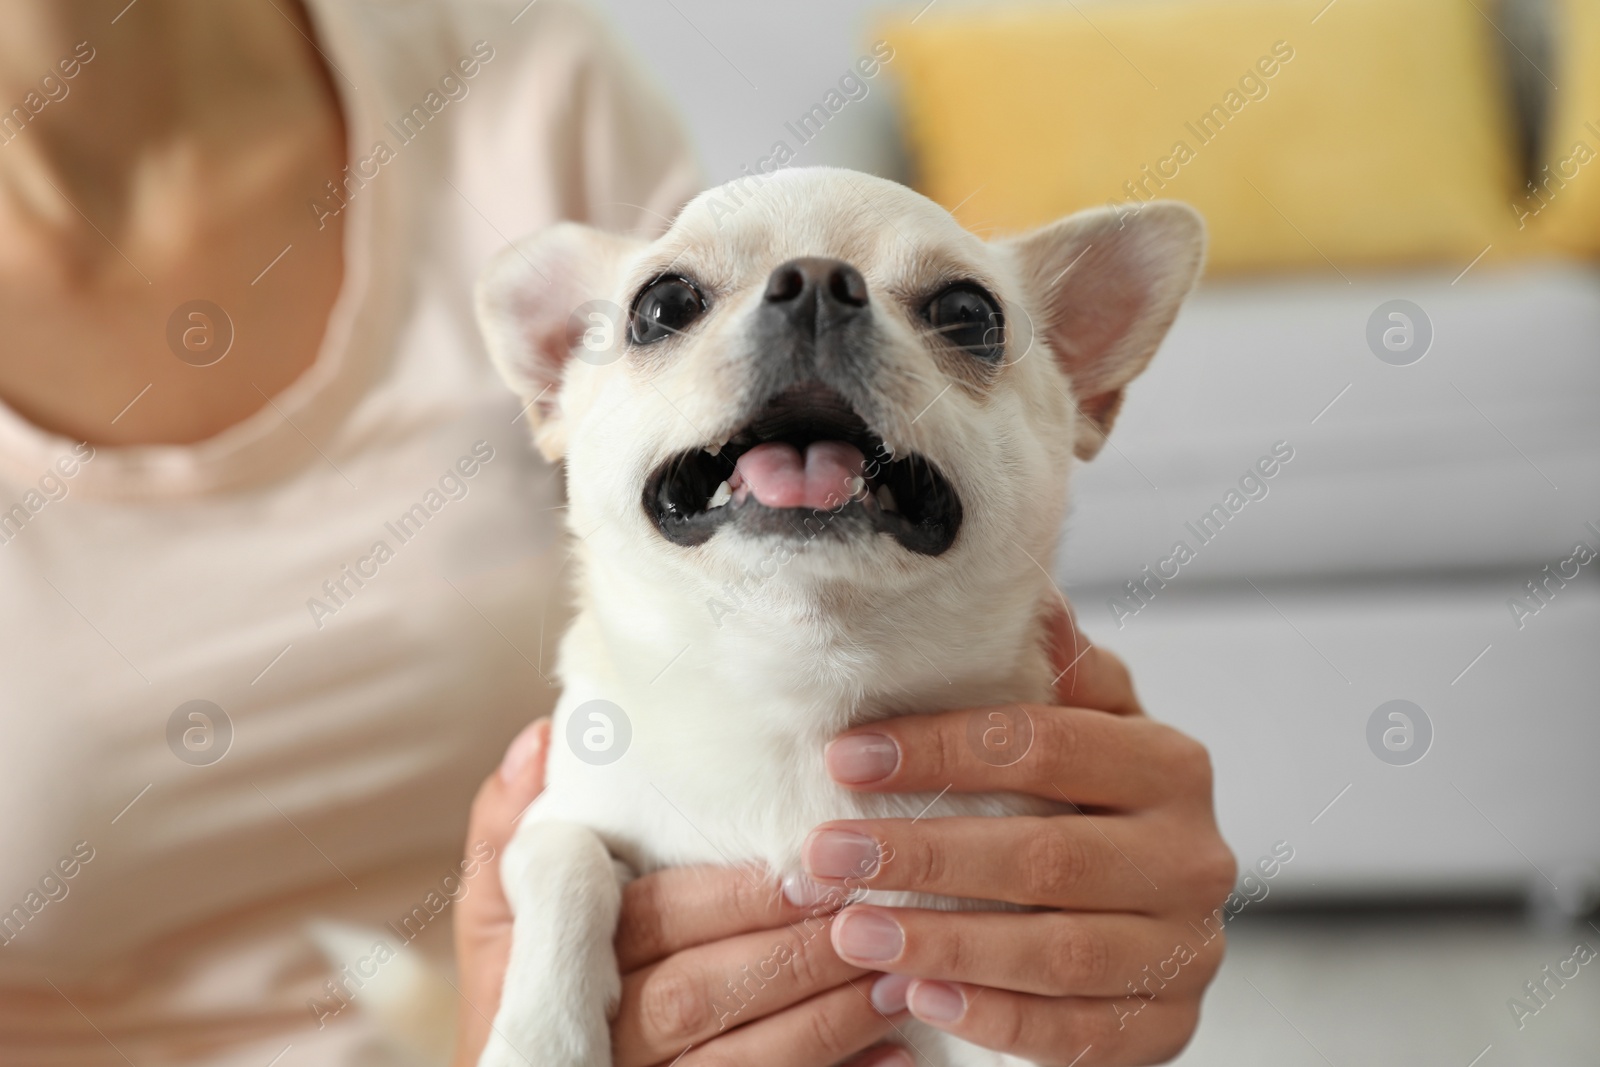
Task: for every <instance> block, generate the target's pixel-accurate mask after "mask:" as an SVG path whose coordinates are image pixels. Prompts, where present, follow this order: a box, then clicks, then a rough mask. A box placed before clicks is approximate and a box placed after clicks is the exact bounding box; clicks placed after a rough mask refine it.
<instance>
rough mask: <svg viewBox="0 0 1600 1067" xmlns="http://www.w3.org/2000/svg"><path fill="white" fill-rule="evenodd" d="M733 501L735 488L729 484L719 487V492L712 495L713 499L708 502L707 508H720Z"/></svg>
mask: <svg viewBox="0 0 1600 1067" xmlns="http://www.w3.org/2000/svg"><path fill="white" fill-rule="evenodd" d="M731 499H733V488H732V487H731V486H730V485H728V483H727V482H723V483H721V484H720V485H718V486H717V491H716V492H715V493H712V494H711V499H710V500H708V501H706V507H707V508H720V507H721V506H722V505H724V504H726V503H727V502H728V501H729V500H731Z"/></svg>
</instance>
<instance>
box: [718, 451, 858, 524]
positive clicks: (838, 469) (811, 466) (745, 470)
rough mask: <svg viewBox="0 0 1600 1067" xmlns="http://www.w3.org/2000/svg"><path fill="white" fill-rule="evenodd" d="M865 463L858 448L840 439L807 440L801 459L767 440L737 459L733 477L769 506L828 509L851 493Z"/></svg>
mask: <svg viewBox="0 0 1600 1067" xmlns="http://www.w3.org/2000/svg"><path fill="white" fill-rule="evenodd" d="M865 465H866V460H865V458H863V457H862V455H861V450H860V449H859V448H857V447H856V446H855V445H850V444H845V443H844V442H843V441H813V442H812V443H811V444H810V445H808V446H806V454H805V455H804V456H802V455H801V454H800V452H799V450H798V449H796V448H794V447H793V446H792V445H786V444H783V443H782V442H779V441H768V442H767V443H766V444H761V445H757V446H756V447H754V448H752V449H751V450H750V451H748V452H746V453H745V454H744V455H742V456H740V457H739V462H738V463H737V464H736V465H735V470H734V479H735V481H736V482H742V485H743V486H744V487H747V488H748V489H749V491H750V493H751V494H752V495H753V496H754V497H755V498H756V499H757V500H759V501H760V502H761V503H763V504H765V505H766V506H767V507H769V508H830V509H831V508H836V507H838V506H839V505H840V504H843V503H844V502H845V500H847V499H848V498H849V497H850V496H852V495H853V494H854V492H855V490H856V488H857V479H859V478H860V477H861V469H862V467H864V466H865ZM734 488H736V489H737V488H740V486H739V485H735V486H734Z"/></svg>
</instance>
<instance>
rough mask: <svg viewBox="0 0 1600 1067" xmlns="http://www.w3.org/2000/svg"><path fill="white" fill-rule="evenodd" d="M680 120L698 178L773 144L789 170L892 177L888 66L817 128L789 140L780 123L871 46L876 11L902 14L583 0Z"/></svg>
mask: <svg viewBox="0 0 1600 1067" xmlns="http://www.w3.org/2000/svg"><path fill="white" fill-rule="evenodd" d="M594 3H595V4H596V6H597V7H599V8H600V9H601V10H603V11H605V12H606V13H607V14H608V15H609V16H610V18H611V20H612V22H613V23H615V25H616V26H617V27H618V29H619V30H620V31H621V34H622V36H623V38H624V39H625V40H626V41H627V43H628V45H629V46H630V47H631V48H632V50H633V52H634V53H635V55H637V56H638V58H639V59H640V60H641V61H642V62H643V64H644V65H645V67H646V68H647V69H648V70H649V71H650V73H651V75H652V76H653V77H654V79H655V81H656V82H657V83H658V84H659V85H661V86H662V87H663V88H664V89H665V90H666V91H667V93H668V95H669V96H670V97H671V98H672V99H673V101H674V102H675V103H676V104H677V106H678V108H679V109H680V111H681V112H682V114H683V116H684V118H685V120H686V121H687V122H688V125H689V129H690V131H691V132H692V134H693V136H694V139H695V143H696V146H697V148H698V150H699V152H700V159H701V162H702V164H703V166H704V167H705V171H706V177H707V179H708V180H709V181H710V182H712V183H720V182H723V181H727V180H728V179H730V178H733V177H736V176H737V175H738V174H739V173H740V168H741V167H744V166H746V165H748V166H749V167H750V168H751V169H752V170H753V169H755V166H756V164H757V162H758V161H759V160H761V159H763V158H765V157H767V156H768V155H770V154H771V152H772V148H773V143H774V142H775V141H778V140H780V139H781V140H785V141H787V142H788V143H789V145H790V146H791V147H792V148H796V150H797V154H796V157H795V160H794V164H793V165H796V166H803V165H820V164H827V165H833V166H843V167H852V168H854V169H857V170H865V171H870V172H872V173H876V174H883V175H885V176H887V177H891V178H896V179H900V180H904V179H905V178H906V176H907V168H906V165H905V162H904V153H903V151H902V149H901V146H900V143H899V138H898V135H897V133H896V127H895V123H894V118H893V105H892V95H891V94H892V92H893V89H894V86H893V84H892V82H893V75H894V70H893V66H894V65H893V63H892V62H891V63H890V64H889V65H888V67H887V68H885V69H884V70H882V71H881V72H880V73H879V74H878V76H877V77H875V78H873V79H871V80H870V81H867V82H866V85H867V89H868V91H867V95H866V96H865V97H863V98H862V99H860V100H855V101H851V102H850V103H848V104H847V105H846V106H845V107H844V108H843V109H842V110H841V111H840V112H839V113H838V114H837V115H836V116H834V117H833V118H832V119H831V120H829V122H828V124H827V126H826V127H825V128H824V129H823V131H822V133H821V134H819V135H818V136H817V137H815V138H814V139H813V140H811V141H810V142H809V143H808V144H806V145H804V146H800V145H799V142H798V139H797V138H796V137H795V136H794V134H792V133H791V132H790V131H788V130H786V129H785V128H784V123H785V122H792V121H794V120H795V119H797V118H798V117H799V116H800V115H802V114H804V113H805V112H807V111H809V110H810V109H811V108H812V107H813V106H814V105H816V104H818V103H821V102H822V99H823V97H824V95H826V94H827V92H828V90H830V89H833V88H835V87H836V86H837V84H838V81H839V79H840V77H841V76H843V75H845V74H846V73H848V72H850V70H851V68H852V66H853V64H854V63H855V61H856V60H857V59H858V58H859V57H861V56H862V55H865V54H868V53H870V52H871V49H872V40H873V37H874V34H873V28H874V26H875V24H876V23H877V22H878V20H879V19H880V18H882V17H883V16H884V15H885V14H888V13H892V12H897V11H902V10H909V11H910V13H911V14H915V13H916V11H917V9H918V8H919V7H920V6H921V5H920V4H919V5H917V7H913V8H910V9H906V8H896V7H894V6H893V5H886V4H883V3H874V2H868V0H808V2H807V3H806V4H804V5H803V6H802V5H799V4H775V3H771V2H769V0H763V2H751V0H594Z"/></svg>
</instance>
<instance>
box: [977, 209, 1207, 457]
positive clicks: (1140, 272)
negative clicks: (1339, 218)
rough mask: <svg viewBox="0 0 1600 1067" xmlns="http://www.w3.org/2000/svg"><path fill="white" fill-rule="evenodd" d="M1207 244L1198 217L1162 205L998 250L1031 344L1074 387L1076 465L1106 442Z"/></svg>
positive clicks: (1105, 215)
mask: <svg viewBox="0 0 1600 1067" xmlns="http://www.w3.org/2000/svg"><path fill="white" fill-rule="evenodd" d="M1205 243H1206V237H1205V223H1204V222H1203V221H1201V218H1200V216H1199V214H1198V213H1197V212H1195V210H1194V209H1193V208H1191V207H1189V206H1188V205H1186V204H1179V203H1176V202H1174V201H1170V200H1158V201H1152V202H1150V203H1147V204H1144V205H1143V206H1142V207H1140V208H1138V209H1135V210H1122V209H1115V208H1099V209H1096V210H1093V211H1083V212H1079V213H1078V214H1076V215H1069V216H1067V217H1066V218H1064V219H1061V220H1059V221H1057V222H1053V223H1051V224H1050V225H1048V226H1044V227H1041V228H1040V229H1037V230H1034V231H1033V232H1031V233H1027V234H1024V235H1022V236H1021V237H1017V238H1013V239H1012V240H1009V241H1006V242H1005V243H1004V245H1003V247H1006V248H1008V249H1009V250H1010V252H1011V254H1012V255H1013V256H1014V257H1015V260H1014V262H1015V263H1016V265H1017V268H1018V273H1019V274H1020V276H1021V278H1022V282H1023V285H1024V286H1025V287H1026V290H1027V294H1028V303H1029V307H1030V308H1031V309H1032V310H1033V312H1034V314H1035V315H1036V316H1038V318H1036V319H1035V321H1034V322H1033V324H1032V325H1033V338H1034V339H1036V340H1037V339H1042V340H1043V341H1045V343H1047V344H1048V345H1049V347H1050V351H1051V352H1053V353H1054V354H1055V358H1056V359H1057V360H1058V361H1059V362H1060V364H1061V369H1062V370H1064V371H1065V372H1066V374H1067V379H1068V380H1069V381H1070V382H1071V383H1072V392H1073V401H1074V402H1075V403H1076V404H1077V406H1078V410H1079V412H1080V413H1082V415H1083V418H1081V419H1079V420H1078V436H1077V440H1076V441H1074V442H1073V448H1074V450H1075V451H1076V452H1077V454H1078V457H1079V458H1080V459H1092V458H1093V457H1094V455H1095V453H1097V452H1099V451H1100V446H1101V445H1102V444H1104V443H1105V438H1106V434H1108V433H1110V432H1111V423H1112V421H1113V420H1114V419H1115V418H1116V416H1117V409H1118V407H1120V406H1121V404H1122V391H1123V389H1124V388H1125V387H1126V386H1127V384H1128V383H1129V382H1131V381H1133V379H1134V378H1136V377H1138V375H1139V372H1140V371H1142V370H1144V368H1145V365H1146V364H1147V363H1149V362H1150V357H1151V356H1153V355H1155V351H1156V346H1157V345H1159V344H1160V343H1161V339H1162V338H1163V337H1165V336H1166V333H1167V327H1169V326H1171V325H1172V320H1173V318H1174V317H1175V316H1176V315H1177V313H1178V305H1179V304H1181V303H1182V302H1183V298H1184V297H1185V296H1187V295H1188V293H1189V290H1190V289H1191V288H1192V287H1193V286H1194V283H1195V280H1196V279H1197V278H1198V277H1199V275H1200V264H1201V262H1202V260H1203V259H1204V258H1205ZM1019 325H1023V328H1024V329H1026V328H1027V327H1026V325H1025V324H1019Z"/></svg>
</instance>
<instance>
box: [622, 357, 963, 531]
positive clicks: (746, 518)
mask: <svg viewBox="0 0 1600 1067" xmlns="http://www.w3.org/2000/svg"><path fill="white" fill-rule="evenodd" d="M644 507H645V511H646V512H647V513H648V514H649V515H650V517H651V519H652V520H653V521H654V522H655V524H656V528H657V529H659V530H660V531H661V535H662V536H663V537H665V538H666V539H667V540H668V541H671V542H673V543H674V544H679V545H685V546H690V545H699V544H703V543H705V542H706V541H707V540H709V539H710V538H711V536H712V535H713V534H714V533H716V532H717V530H719V529H721V528H722V527H723V526H724V525H727V524H728V523H730V522H738V523H740V524H741V525H742V526H745V527H747V528H749V529H751V530H753V531H755V532H765V533H776V534H792V535H794V536H797V537H802V538H806V539H810V538H812V537H816V536H820V535H824V534H831V535H834V536H838V535H842V534H848V533H853V532H863V531H864V532H868V533H886V534H888V535H889V536H891V537H893V538H894V539H895V540H896V541H898V542H899V543H900V544H901V545H903V546H905V547H906V548H907V549H909V550H910V551H912V552H916V553H919V554H922V555H927V556H937V555H939V554H940V553H942V552H944V551H945V550H946V549H948V548H949V547H950V546H951V544H952V543H954V541H955V538H956V531H957V529H959V527H960V525H961V501H960V499H959V498H958V497H957V496H956V492H955V489H954V488H953V487H952V486H951V485H950V482H949V481H948V480H947V479H946V478H945V477H944V475H943V474H942V473H940V471H939V469H938V468H937V467H935V466H934V465H933V464H932V463H931V462H929V461H928V459H926V458H925V457H923V456H918V455H908V456H903V457H900V456H894V455H892V454H891V453H890V452H889V449H888V448H887V447H886V446H885V445H884V443H883V440H882V439H881V438H879V437H878V435H877V434H875V433H873V432H872V430H871V429H870V428H869V427H868V426H867V423H866V421H865V420H864V419H862V418H861V416H860V415H858V414H856V412H855V411H854V409H852V408H851V406H850V404H849V403H848V402H847V401H846V400H845V399H844V397H842V396H840V395H839V394H838V393H837V392H835V391H834V390H832V389H829V388H827V387H826V386H822V385H805V386H798V387H796V388H793V389H790V390H788V391H786V392H784V393H781V394H779V395H778V396H776V397H774V398H773V399H772V400H770V401H769V402H768V403H767V404H766V405H765V406H764V407H763V408H762V409H761V411H760V412H759V413H758V414H757V415H756V417H755V418H754V419H752V420H751V421H750V422H749V423H748V424H746V425H745V426H744V428H743V429H741V430H739V431H738V432H737V433H735V434H734V435H733V436H732V437H730V438H729V439H728V440H727V441H725V442H721V443H716V442H708V443H707V445H706V446H705V447H704V448H700V449H696V450H694V451H692V452H685V453H682V454H681V455H677V456H674V457H672V458H671V459H669V460H668V461H667V462H665V463H663V464H662V465H661V466H660V467H658V468H657V469H656V471H655V473H653V474H652V475H651V476H650V477H649V479H648V480H647V481H646V482H645V487H644Z"/></svg>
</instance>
